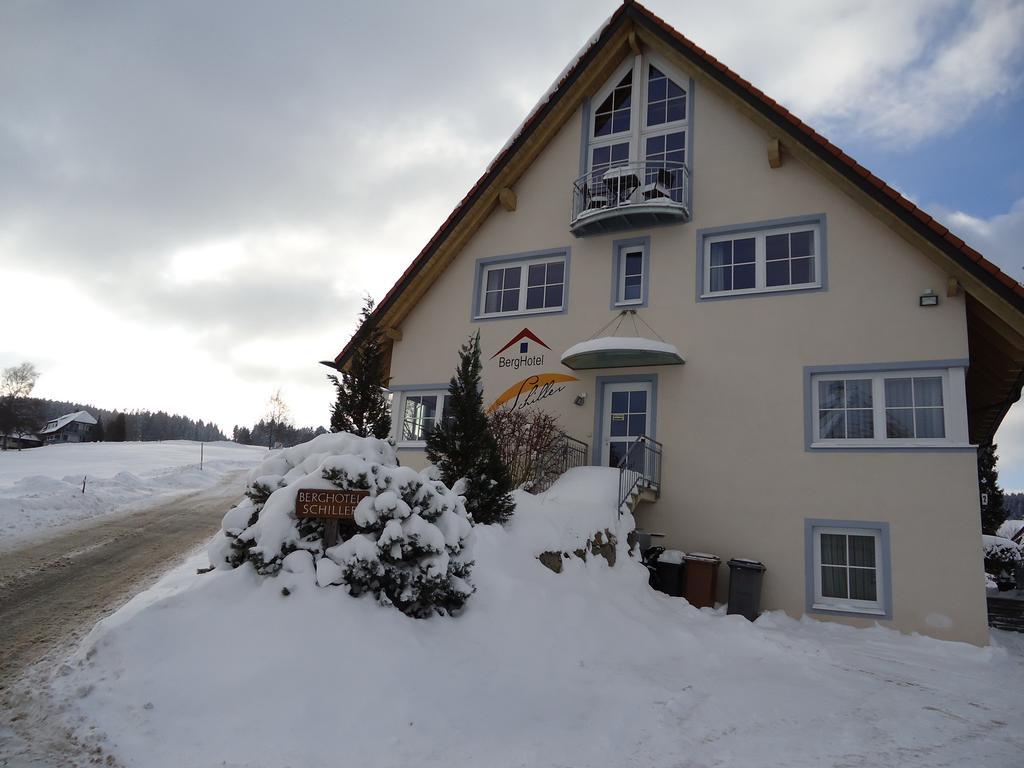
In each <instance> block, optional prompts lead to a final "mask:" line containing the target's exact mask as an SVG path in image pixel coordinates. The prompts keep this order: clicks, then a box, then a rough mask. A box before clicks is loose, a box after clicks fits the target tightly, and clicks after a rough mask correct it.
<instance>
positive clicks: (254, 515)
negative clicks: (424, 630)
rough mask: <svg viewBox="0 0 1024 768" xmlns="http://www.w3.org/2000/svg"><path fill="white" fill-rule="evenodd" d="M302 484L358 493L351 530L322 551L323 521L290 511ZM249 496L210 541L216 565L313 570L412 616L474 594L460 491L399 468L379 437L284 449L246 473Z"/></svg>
mask: <svg viewBox="0 0 1024 768" xmlns="http://www.w3.org/2000/svg"><path fill="white" fill-rule="evenodd" d="M309 488H312V489H337V488H341V489H350V490H362V491H366V492H367V496H366V498H364V499H362V501H360V502H359V504H358V505H357V507H356V509H355V512H354V517H355V526H356V529H357V532H356V533H355V534H353V535H351V536H350V537H349V538H348V540H346V541H344V542H343V543H341V544H339V545H337V546H334V547H331V548H328V549H325V546H324V541H323V533H324V530H323V529H324V526H323V522H322V521H320V520H317V519H315V518H303V519H298V518H296V517H295V498H296V495H297V494H298V492H299V490H300V489H309ZM247 496H248V498H247V499H246V500H245V501H243V502H242V503H240V504H239V505H237V506H236V507H235V508H234V509H232V510H230V511H229V512H228V513H227V514H226V515H225V516H224V520H223V522H222V524H221V531H222V533H223V535H222V536H218V537H216V538H215V539H214V540H213V541H212V542H211V543H210V545H209V547H208V550H207V551H208V553H209V555H210V562H211V564H212V565H213V566H214V567H216V568H220V569H232V568H236V567H238V566H240V565H242V564H244V563H246V562H249V563H252V564H253V565H254V567H255V568H256V570H257V572H259V573H260V574H262V575H265V576H275V575H277V574H278V573H279V572H280V571H281V570H282V569H283V570H285V571H287V572H290V573H298V572H307V571H315V573H316V581H317V584H318V585H319V586H321V587H329V586H332V585H346V586H348V588H349V591H350V592H351V593H352V594H354V595H358V594H361V593H363V592H366V591H372V592H373V593H374V594H375V596H376V597H377V599H378V600H379V601H380V602H381V603H383V604H394V605H396V606H397V607H399V608H400V609H401V610H402V611H403V612H405V613H408V614H410V615H414V616H426V615H429V614H430V613H431V612H433V610H434V609H438V610H439V611H441V612H449V613H450V612H451V611H452V610H455V609H457V608H459V607H461V604H462V602H463V601H464V600H465V598H466V597H468V596H469V595H470V594H472V592H473V587H472V585H471V584H470V583H469V581H468V575H469V568H470V566H471V565H472V561H471V557H470V549H469V537H470V534H471V531H472V526H471V523H470V520H469V516H468V515H467V513H466V508H465V503H464V499H463V497H462V496H460V495H458V494H457V493H455V492H454V491H452V490H451V489H449V488H448V487H447V486H445V484H444V483H442V482H441V481H439V480H436V479H435V478H434V477H432V476H431V473H430V471H429V470H425V471H423V472H417V471H416V470H414V469H412V468H410V467H402V466H399V465H398V460H397V458H396V456H395V449H394V446H393V445H392V444H391V443H390V442H388V441H386V440H378V439H376V438H373V437H357V436H355V435H350V434H347V433H343V432H341V433H336V434H327V435H320V436H319V437H316V438H314V439H313V440H311V441H309V442H308V443H303V444H302V445H297V446H295V447H293V448H287V449H285V450H283V451H281V452H279V453H276V454H274V455H272V456H271V457H269V458H268V459H267V460H266V461H264V462H263V463H262V464H260V465H259V466H258V467H256V468H255V469H254V470H252V472H250V474H249V490H248V492H247ZM297 553H305V554H297Z"/></svg>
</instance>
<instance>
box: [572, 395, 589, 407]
mask: <svg viewBox="0 0 1024 768" xmlns="http://www.w3.org/2000/svg"><path fill="white" fill-rule="evenodd" d="M573 402H574V403H575V404H576V405H583V404H584V403H585V402H587V393H586V392H580V393H579V394H578V395H576V399H575V400H573Z"/></svg>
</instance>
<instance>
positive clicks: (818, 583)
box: [811, 525, 889, 615]
mask: <svg viewBox="0 0 1024 768" xmlns="http://www.w3.org/2000/svg"><path fill="white" fill-rule="evenodd" d="M811 535H812V552H813V566H812V567H813V569H814V571H813V583H814V597H813V603H812V605H811V607H812V609H814V608H817V609H823V610H829V611H843V612H849V613H867V614H873V615H884V614H886V612H887V606H886V592H887V591H888V590H887V589H886V588H885V587H886V580H887V579H888V578H889V574H888V573H886V572H885V557H883V547H884V546H885V542H884V536H883V530H882V529H881V528H870V527H861V526H858V527H851V528H846V527H841V526H836V527H831V526H825V525H818V526H814V527H813V528H812V530H811Z"/></svg>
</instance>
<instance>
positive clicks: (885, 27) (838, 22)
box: [654, 0, 1024, 146]
mask: <svg viewBox="0 0 1024 768" xmlns="http://www.w3.org/2000/svg"><path fill="white" fill-rule="evenodd" d="M654 7H655V8H656V9H657V10H658V11H660V12H661V13H662V15H663V16H664V17H665V18H667V19H668V20H669V21H670V22H673V23H674V24H675V25H676V26H677V28H678V29H679V30H680V31H681V32H683V34H685V35H687V36H689V37H690V38H691V39H693V40H694V41H696V42H697V43H698V44H699V45H701V46H702V47H705V48H707V49H708V50H710V51H711V53H712V54H714V55H715V56H717V57H718V58H719V59H721V60H722V61H724V62H725V63H726V64H727V65H728V66H729V67H731V68H733V69H735V70H737V71H738V72H739V73H740V74H741V75H743V76H744V77H746V78H748V79H750V80H751V81H752V82H754V83H755V84H756V85H757V86H758V87H760V88H762V89H763V90H765V91H766V92H767V93H768V94H769V95H771V96H772V97H773V98H775V99H778V100H779V101H780V102H782V103H784V104H785V105H786V106H787V107H789V108H790V109H791V110H793V111H794V112H795V113H796V114H798V115H799V116H801V117H802V118H804V119H807V120H809V121H810V122H812V123H815V124H818V125H820V126H821V127H822V129H823V130H825V131H826V132H827V133H830V134H831V135H833V136H834V135H835V133H836V132H842V133H849V134H851V135H863V136H865V137H868V138H873V139H880V140H883V141H885V142H886V143H889V144H893V145H898V146H910V145H913V144H916V143H918V142H920V141H922V140H924V139H927V138H931V137H933V136H938V135H943V134H948V133H951V132H952V131H955V130H956V129H957V128H959V127H960V126H962V125H963V124H964V123H965V122H966V121H967V120H969V119H970V118H971V117H972V116H973V115H974V114H976V112H977V110H978V109H980V108H982V107H984V106H985V105H987V104H990V103H992V102H993V100H995V99H996V98H998V97H1000V96H1003V95H1006V94H1008V93H1009V92H1011V91H1013V90H1014V89H1019V88H1020V86H1021V62H1022V58H1024V2H1022V1H1021V0H974V1H973V2H964V1H963V0H900V2H892V0H833V1H832V2H827V3H824V2H820V0H791V2H777V3H764V2H760V1H755V0H751V1H750V2H742V3H731V4H729V6H728V7H727V8H726V7H723V6H722V5H721V4H713V3H692V4H688V6H687V7H686V9H685V10H680V9H678V8H677V7H676V5H675V4H670V3H668V2H667V0H666V1H665V2H658V3H656V4H655V6H654ZM740 18H741V19H743V23H742V24H741V25H737V24H736V20H737V19H740Z"/></svg>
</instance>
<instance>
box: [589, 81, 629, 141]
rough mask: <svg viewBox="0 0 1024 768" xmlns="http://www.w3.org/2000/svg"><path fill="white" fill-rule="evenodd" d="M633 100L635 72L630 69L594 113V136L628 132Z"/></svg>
mask: <svg viewBox="0 0 1024 768" xmlns="http://www.w3.org/2000/svg"><path fill="white" fill-rule="evenodd" d="M632 100H633V70H632V69H630V70H629V71H628V72H626V74H625V76H624V77H623V78H622V79H621V80H620V81H619V84H618V85H616V86H615V88H614V89H612V92H611V93H609V94H608V96H607V97H606V98H605V100H604V101H602V102H601V106H599V107H598V108H597V112H595V113H594V136H595V137H598V136H610V135H611V134H613V133H622V132H623V131H628V130H629V122H630V121H629V107H630V103H631V102H632Z"/></svg>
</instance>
